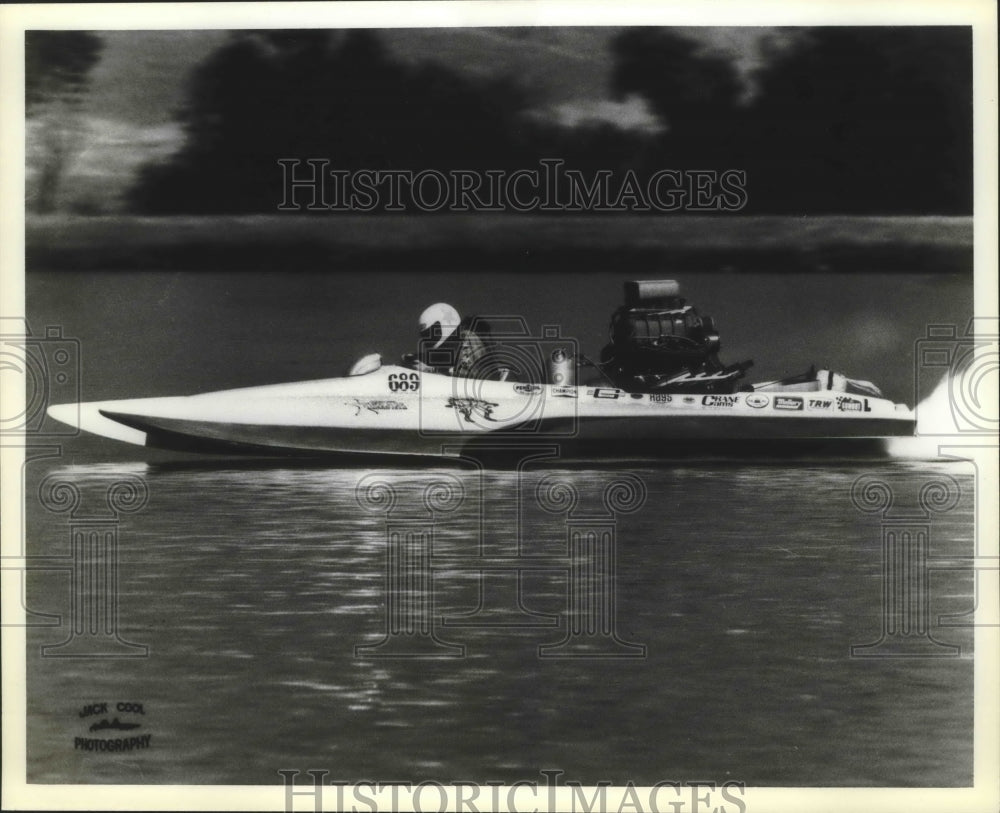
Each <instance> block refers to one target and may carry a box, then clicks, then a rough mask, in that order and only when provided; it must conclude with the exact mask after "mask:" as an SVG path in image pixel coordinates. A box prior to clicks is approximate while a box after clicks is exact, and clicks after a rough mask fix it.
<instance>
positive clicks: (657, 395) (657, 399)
mask: <svg viewBox="0 0 1000 813" xmlns="http://www.w3.org/2000/svg"><path fill="white" fill-rule="evenodd" d="M649 400H650V402H651V403H654V404H669V403H670V402H671V401H673V400H674V399H673V398H671V397H670V396H669V395H667V394H666V393H665V392H654V393H652V394H650V396H649Z"/></svg>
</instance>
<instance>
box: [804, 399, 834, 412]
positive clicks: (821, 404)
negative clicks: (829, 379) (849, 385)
mask: <svg viewBox="0 0 1000 813" xmlns="http://www.w3.org/2000/svg"><path fill="white" fill-rule="evenodd" d="M806 406H808V407H809V409H829V408H830V407H832V406H833V401H831V400H830V399H829V398H810V399H809V402H808V403H807V404H806Z"/></svg>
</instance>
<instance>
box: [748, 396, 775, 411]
mask: <svg viewBox="0 0 1000 813" xmlns="http://www.w3.org/2000/svg"><path fill="white" fill-rule="evenodd" d="M743 400H744V401H746V405H747V406H750V407H753V408H754V409H763V408H764V407H766V406H767V405H768V404H769V403H771V399H770V398H768V397H767V396H766V395H761V394H760V393H759V392H754V393H751V394H750V395H748V396H747V397H746V398H744V399H743Z"/></svg>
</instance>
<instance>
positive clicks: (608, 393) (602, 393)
mask: <svg viewBox="0 0 1000 813" xmlns="http://www.w3.org/2000/svg"><path fill="white" fill-rule="evenodd" d="M624 394H625V391H624V390H619V389H615V388H613V387H598V388H597V389H595V390H594V397H595V398H621V397H622V396H623V395H624Z"/></svg>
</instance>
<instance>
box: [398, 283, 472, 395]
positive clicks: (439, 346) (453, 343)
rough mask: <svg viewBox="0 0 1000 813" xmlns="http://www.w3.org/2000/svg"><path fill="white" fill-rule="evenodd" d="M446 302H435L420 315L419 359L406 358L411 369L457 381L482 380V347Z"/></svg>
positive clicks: (468, 326)
mask: <svg viewBox="0 0 1000 813" xmlns="http://www.w3.org/2000/svg"><path fill="white" fill-rule="evenodd" d="M470 324H471V320H470V319H466V320H464V321H463V320H462V318H461V317H460V316H459V315H458V311H457V310H455V309H454V308H453V307H452V306H451V305H449V304H448V303H447V302H437V303H435V304H434V305H431V306H430V307H429V308H426V309H425V310H424V312H423V313H421V314H420V321H419V330H420V357H419V358H417V357H416V356H413V357H412V358H408V359H407V360H409V361H410V363H411V364H412V366H413V367H414V369H416V370H420V371H422V372H427V373H443V374H444V375H453V376H457V377H459V378H485V377H486V373H487V370H486V365H485V364H484V363H483V359H484V357H485V356H486V354H487V352H488V351H487V348H486V344H485V343H484V342H483V340H482V338H481V337H480V336H479V335H478V334H476V332H475V331H473V330H471V328H470Z"/></svg>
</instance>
